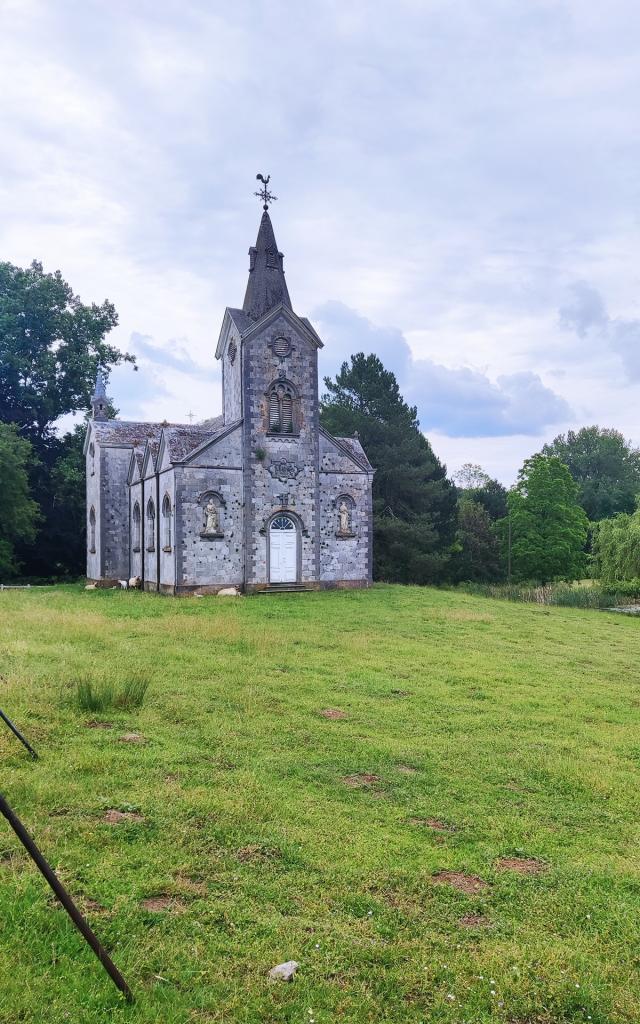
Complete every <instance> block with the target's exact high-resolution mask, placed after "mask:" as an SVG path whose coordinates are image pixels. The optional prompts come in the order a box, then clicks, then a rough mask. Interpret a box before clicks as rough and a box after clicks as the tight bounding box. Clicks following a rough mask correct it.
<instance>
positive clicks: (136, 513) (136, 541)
mask: <svg viewBox="0 0 640 1024" xmlns="http://www.w3.org/2000/svg"><path fill="white" fill-rule="evenodd" d="M131 518H132V520H133V538H132V540H133V544H132V547H133V550H134V551H139V550H140V506H139V504H138V502H137V501H136V503H135V505H134V506H133V515H132V517H131Z"/></svg>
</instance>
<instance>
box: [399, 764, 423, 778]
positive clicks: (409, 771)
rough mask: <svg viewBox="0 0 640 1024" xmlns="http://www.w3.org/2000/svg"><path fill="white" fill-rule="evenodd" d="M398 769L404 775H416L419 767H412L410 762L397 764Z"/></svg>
mask: <svg viewBox="0 0 640 1024" xmlns="http://www.w3.org/2000/svg"><path fill="white" fill-rule="evenodd" d="M396 771H397V772H402V774H403V775H415V774H416V772H417V771H418V769H417V768H412V767H411V765H410V764H397V765H396Z"/></svg>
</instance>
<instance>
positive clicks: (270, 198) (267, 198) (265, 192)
mask: <svg viewBox="0 0 640 1024" xmlns="http://www.w3.org/2000/svg"><path fill="white" fill-rule="evenodd" d="M256 181H261V182H262V188H261V189H260V191H259V192H254V193H253V194H254V196H257V197H258V199H262V202H263V207H262V209H263V210H264V211H265V213H266V212H267V210H268V209H269V203H273V202H274V201H275V200H276V199H277V198H278V197H277V196H274V195H272V194H271V192H270V191H269V189H268V187H267V186H268V185H269V182H270V181H271V175H270V174H267V176H266V178H264V177H263V176H262V175H261V174H256Z"/></svg>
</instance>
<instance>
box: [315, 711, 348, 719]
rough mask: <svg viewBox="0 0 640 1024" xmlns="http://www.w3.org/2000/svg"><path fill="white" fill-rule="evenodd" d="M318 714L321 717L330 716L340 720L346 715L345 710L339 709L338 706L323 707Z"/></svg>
mask: <svg viewBox="0 0 640 1024" xmlns="http://www.w3.org/2000/svg"><path fill="white" fill-rule="evenodd" d="M320 715H321V717H322V718H331V719H335V720H340V719H343V718H346V717H347V714H346V712H345V711H340V709H339V708H324V709H323V710H322V711H320Z"/></svg>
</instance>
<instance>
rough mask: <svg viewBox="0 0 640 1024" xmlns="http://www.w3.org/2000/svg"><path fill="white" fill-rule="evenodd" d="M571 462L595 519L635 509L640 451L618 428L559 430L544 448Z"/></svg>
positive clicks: (583, 499)
mask: <svg viewBox="0 0 640 1024" xmlns="http://www.w3.org/2000/svg"><path fill="white" fill-rule="evenodd" d="M542 454H543V455H556V456H557V457H558V458H559V459H561V460H562V462H564V464H565V466H568V468H569V472H570V473H571V476H572V477H573V479H574V480H575V482H576V483H577V484H578V500H579V502H580V504H581V505H582V507H583V509H584V510H585V512H586V513H587V515H588V517H589V519H590V520H591V521H592V522H597V521H599V520H600V519H608V518H609V517H610V516H613V515H616V514H617V513H618V512H633V510H634V508H635V504H636V496H637V495H638V494H640V451H638V449H637V448H633V447H632V446H631V442H630V441H626V440H625V439H624V437H623V436H622V434H621V433H620V432H619V431H618V430H612V429H609V428H606V429H605V428H601V427H597V426H593V427H583V428H582V429H581V430H578V431H577V433H576V432H575V431H573V430H570V431H569V432H568V433H567V434H566V435H565V434H559V435H558V436H557V437H556V438H554V440H553V441H552V442H551V444H546V445H545V446H544V447H543V449H542Z"/></svg>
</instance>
